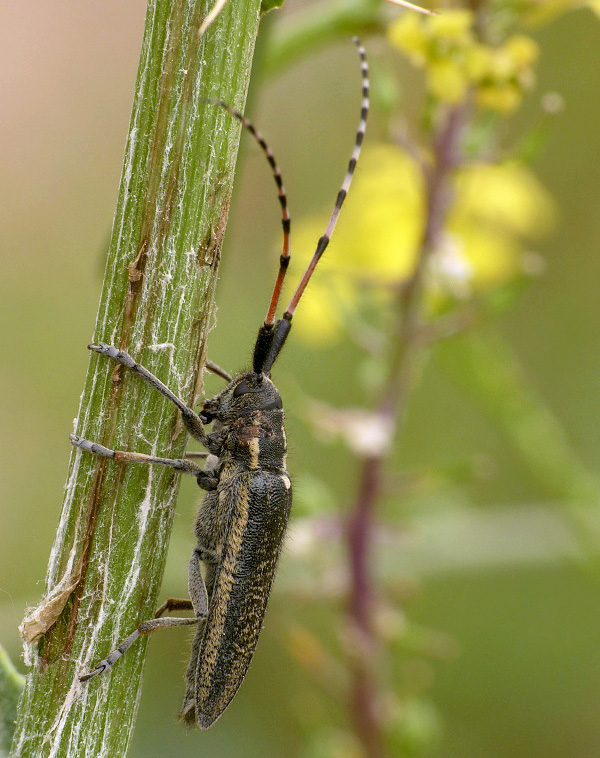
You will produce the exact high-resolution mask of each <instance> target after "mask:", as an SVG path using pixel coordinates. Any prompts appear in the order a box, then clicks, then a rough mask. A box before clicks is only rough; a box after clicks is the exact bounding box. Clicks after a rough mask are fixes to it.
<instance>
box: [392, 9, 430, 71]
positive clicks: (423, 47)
mask: <svg viewBox="0 0 600 758" xmlns="http://www.w3.org/2000/svg"><path fill="white" fill-rule="evenodd" d="M387 36H388V39H389V41H390V43H391V44H392V45H393V46H394V47H395V48H397V49H398V50H401V51H402V52H403V53H406V55H407V56H408V57H409V58H410V60H411V61H412V62H413V63H414V64H415V65H417V66H422V65H424V64H425V62H426V60H427V50H428V46H429V41H428V39H427V35H426V34H425V30H424V28H423V24H422V22H421V19H420V18H418V17H417V16H416V14H414V13H405V14H404V15H403V16H400V17H399V18H398V19H397V20H396V21H394V22H393V23H392V24H390V26H389V27H388V30H387Z"/></svg>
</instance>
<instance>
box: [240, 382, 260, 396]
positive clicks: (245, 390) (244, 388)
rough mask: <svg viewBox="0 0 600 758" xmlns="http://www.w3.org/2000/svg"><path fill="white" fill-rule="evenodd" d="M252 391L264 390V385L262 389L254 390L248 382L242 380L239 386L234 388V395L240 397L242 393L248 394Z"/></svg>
mask: <svg viewBox="0 0 600 758" xmlns="http://www.w3.org/2000/svg"><path fill="white" fill-rule="evenodd" d="M250 392H251V393H256V392H262V387H261V388H260V389H257V390H253V389H251V388H250V387H248V385H247V384H246V382H244V381H241V382H240V383H239V384H238V385H237V387H236V388H235V389H234V390H233V396H234V397H239V396H240V395H247V394H248V393H250Z"/></svg>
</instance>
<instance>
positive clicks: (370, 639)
mask: <svg viewBox="0 0 600 758" xmlns="http://www.w3.org/2000/svg"><path fill="white" fill-rule="evenodd" d="M467 113H468V108H467V106H466V105H465V106H460V107H457V108H455V109H452V110H450V111H448V113H447V116H446V119H445V121H444V123H443V125H442V126H441V127H440V129H439V131H438V134H437V138H436V140H435V145H434V160H433V162H432V164H431V165H430V166H429V167H427V169H424V170H425V171H426V179H427V215H426V220H425V228H424V232H423V239H422V242H421V245H420V252H419V256H418V260H417V264H416V267H415V270H414V272H413V275H412V276H411V278H410V279H409V280H408V282H407V284H406V286H405V287H404V288H403V290H402V293H401V295H400V298H399V301H398V307H397V311H398V320H397V324H398V327H397V334H398V339H397V341H396V344H395V348H394V350H393V352H392V356H391V360H390V368H389V375H388V380H387V382H386V386H385V388H384V391H383V393H382V396H381V401H380V403H379V405H378V408H377V412H378V413H379V414H380V416H381V417H382V418H384V419H389V420H390V421H392V422H393V425H394V427H393V433H392V437H391V439H392V440H393V438H395V437H396V436H397V434H398V431H399V429H400V427H401V425H402V422H403V420H404V416H405V413H406V407H407V404H408V399H409V396H410V392H411V390H412V388H413V387H414V385H415V382H416V378H417V376H418V372H419V368H420V366H421V363H422V361H423V358H424V352H425V345H424V343H423V341H422V340H421V339H420V333H421V331H422V321H423V315H422V310H423V302H422V301H423V298H422V293H423V286H424V282H425V278H426V273H427V264H428V261H429V258H430V257H431V254H432V252H433V251H434V250H436V248H437V247H438V246H439V244H440V242H441V238H442V233H443V229H444V224H445V222H446V218H447V215H448V209H449V207H450V203H451V200H452V188H451V184H450V181H449V180H450V177H451V174H452V171H453V170H454V168H455V167H456V165H457V163H458V160H459V152H460V151H459V145H460V137H461V133H462V130H463V125H464V123H465V119H466V117H467ZM387 453H388V450H381V451H380V452H378V453H377V454H375V455H366V456H363V457H362V458H361V459H360V460H359V464H360V474H359V479H358V492H357V497H356V501H355V504H354V507H353V509H352V511H351V514H350V517H349V519H348V524H347V532H346V534H347V541H348V560H349V568H350V590H349V598H348V615H349V617H350V622H351V632H352V641H353V643H354V644H353V648H352V656H351V668H352V685H351V693H350V709H351V714H352V719H353V724H354V728H355V730H356V734H357V737H358V739H359V740H360V743H361V746H362V748H363V752H364V755H365V757H366V758H381V756H383V755H384V754H385V750H384V747H383V739H382V718H381V712H380V705H379V697H378V687H377V677H376V673H375V668H376V658H377V649H378V647H379V639H378V633H377V629H376V623H375V617H374V606H375V603H374V600H375V583H374V576H373V571H372V567H373V561H372V547H373V533H374V525H375V514H376V509H377V502H378V499H379V495H380V492H381V490H382V484H383V482H382V479H383V467H384V463H385V459H386V456H387Z"/></svg>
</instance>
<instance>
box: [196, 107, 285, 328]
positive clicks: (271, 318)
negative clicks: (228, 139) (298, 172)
mask: <svg viewBox="0 0 600 758" xmlns="http://www.w3.org/2000/svg"><path fill="white" fill-rule="evenodd" d="M211 102H212V103H214V104H215V105H220V106H221V108H223V109H224V110H226V111H227V113H229V114H231V115H232V116H234V118H237V120H238V121H239V122H240V123H241V124H242V126H243V127H244V128H245V129H246V130H247V131H248V132H250V134H251V135H252V136H253V137H254V139H255V140H256V142H257V143H258V145H259V146H260V148H261V150H262V151H263V153H264V154H265V157H266V159H267V160H268V161H269V165H270V166H271V169H272V171H273V178H274V179H275V184H276V185H277V195H278V197H279V204H280V205H281V225H282V226H283V249H282V251H281V256H280V258H279V272H278V274H277V280H276V282H275V287H274V288H273V295H272V296H271V302H270V304H269V310H268V311H267V316H266V318H265V324H264V325H265V326H266V327H270V328H272V327H273V324H274V323H275V313H276V311H277V306H278V305H279V298H280V296H281V289H282V287H283V280H284V279H285V273H286V271H287V268H288V266H289V263H290V225H291V219H290V214H289V211H288V205H287V195H286V192H285V187H284V186H283V180H282V178H281V171H280V170H279V166H278V165H277V161H276V160H275V156H274V155H273V153H272V151H271V148H270V147H269V146H268V145H267V143H266V141H265V138H264V137H263V136H262V134H261V133H260V132H259V131H258V129H256V128H255V126H254V124H253V123H252V122H251V121H249V120H248V119H247V118H246V116H244V114H243V113H240V112H239V111H236V110H235V108H232V107H231V106H230V105H227V103H225V102H223V100H211Z"/></svg>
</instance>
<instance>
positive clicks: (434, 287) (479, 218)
mask: <svg viewBox="0 0 600 758" xmlns="http://www.w3.org/2000/svg"><path fill="white" fill-rule="evenodd" d="M454 191H455V196H454V202H453V205H452V207H451V210H450V215H449V218H448V220H447V223H446V226H445V232H444V234H443V235H442V239H441V241H440V246H439V249H438V250H436V251H435V253H434V255H433V256H432V258H431V261H430V266H429V271H428V279H427V286H428V291H427V295H428V297H429V304H430V306H431V307H435V305H436V303H438V304H439V303H445V302H447V301H448V299H449V298H450V299H451V300H452V299H463V298H466V297H470V296H471V295H472V294H473V293H474V292H482V291H485V290H489V289H493V288H495V287H499V286H501V285H503V284H505V283H506V282H508V281H510V280H511V279H512V278H513V277H515V276H516V275H517V274H518V273H520V272H521V271H522V270H523V265H524V264H523V254H524V249H525V244H526V242H527V241H528V240H530V239H535V238H537V237H540V236H542V235H543V234H545V233H547V232H548V231H549V230H550V229H551V227H552V225H553V222H554V217H555V208H554V203H553V201H552V199H551V198H550V197H549V195H548V193H547V192H546V190H545V189H544V188H543V187H542V185H541V184H540V183H539V181H538V180H537V179H536V177H535V176H534V175H533V174H532V173H531V171H530V170H529V169H528V168H527V167H526V166H525V165H523V164H520V163H518V162H509V161H507V162H504V163H501V164H496V165H490V164H484V163H480V164H473V165H469V166H466V167H464V168H463V169H462V170H460V171H459V172H458V174H457V176H456V178H455V183H454ZM424 214H425V185H424V181H423V176H422V174H421V170H420V168H419V167H418V165H417V164H416V163H415V161H414V160H413V159H412V158H411V157H410V156H409V155H408V154H407V153H405V152H403V151H402V150H400V149H399V148H397V147H395V146H392V145H371V146H368V147H366V148H365V151H364V154H363V158H362V159H361V164H360V166H359V169H358V172H357V174H356V177H355V180H354V184H353V186H352V190H351V192H350V193H349V195H348V199H347V204H346V206H345V207H344V210H343V212H342V216H341V218H340V223H339V225H338V228H337V229H336V232H335V234H334V236H333V239H332V242H331V245H330V246H329V248H328V250H327V253H326V254H325V256H324V258H323V260H322V262H321V264H319V269H318V271H317V274H316V277H315V279H314V280H312V282H311V284H310V285H309V287H308V289H307V291H306V294H305V296H304V298H303V301H302V308H301V309H299V311H298V315H297V317H296V319H295V323H296V329H297V331H298V333H299V334H300V335H301V336H303V337H304V338H305V339H308V340H310V341H311V342H313V343H315V342H316V343H320V344H321V345H327V344H329V343H331V342H332V341H334V340H335V339H336V338H337V337H338V336H339V334H340V333H341V331H342V330H343V329H344V328H346V329H347V328H349V325H352V324H355V323H358V324H359V328H360V324H361V322H362V320H363V319H364V318H365V314H371V315H372V314H378V313H381V312H383V311H384V310H385V309H386V308H388V307H389V304H390V299H391V297H392V293H393V290H392V289H391V288H390V285H393V286H394V287H396V286H397V285H398V284H400V283H402V282H403V281H405V280H406V279H407V277H409V276H410V275H411V273H412V272H413V270H414V265H415V262H416V257H417V254H418V251H419V248H420V245H421V243H422V235H423V224H424ZM326 223H327V218H326V215H325V214H324V215H323V216H322V217H320V218H318V219H317V218H314V217H313V218H309V219H304V220H301V221H299V222H298V224H297V225H296V228H295V231H294V239H293V248H294V253H293V256H292V266H293V268H294V271H293V272H292V275H291V276H290V283H291V282H296V281H297V280H298V277H299V275H300V273H301V271H302V270H303V268H304V266H305V265H306V262H307V259H308V257H309V256H310V255H312V253H313V251H314V249H315V245H316V242H317V240H318V238H319V237H320V236H321V234H322V232H323V229H324V227H325V225H326ZM361 314H362V315H361Z"/></svg>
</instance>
